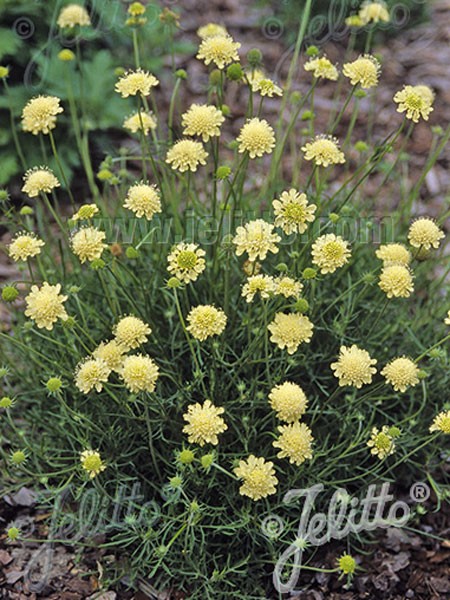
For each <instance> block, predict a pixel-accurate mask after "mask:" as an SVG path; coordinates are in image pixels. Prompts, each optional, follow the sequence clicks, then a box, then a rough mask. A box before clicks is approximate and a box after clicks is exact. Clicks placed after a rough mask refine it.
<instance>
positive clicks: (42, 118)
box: [22, 96, 63, 135]
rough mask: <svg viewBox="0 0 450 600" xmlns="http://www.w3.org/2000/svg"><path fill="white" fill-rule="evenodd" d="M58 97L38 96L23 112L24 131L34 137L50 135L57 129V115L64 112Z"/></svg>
mask: <svg viewBox="0 0 450 600" xmlns="http://www.w3.org/2000/svg"><path fill="white" fill-rule="evenodd" d="M59 103H60V99H59V98H57V97H56V96H37V98H33V99H32V100H30V101H29V102H28V103H27V104H26V105H25V106H24V109H23V111H22V129H23V130H24V131H30V132H31V133H32V134H33V135H38V134H39V133H49V132H50V130H51V129H54V128H55V127H56V115H58V114H59V113H62V112H63V108H62V107H61V106H60V105H59Z"/></svg>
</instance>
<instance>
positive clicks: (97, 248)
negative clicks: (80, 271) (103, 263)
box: [71, 227, 107, 263]
mask: <svg viewBox="0 0 450 600" xmlns="http://www.w3.org/2000/svg"><path fill="white" fill-rule="evenodd" d="M105 237H106V234H105V232H104V231H100V230H99V229H97V228H96V227H83V228H82V229H80V230H79V231H77V233H75V234H74V235H73V236H72V240H71V244H72V250H73V253H74V254H76V256H78V258H79V259H80V262H81V263H84V262H86V261H87V260H88V261H90V262H91V261H93V260H96V259H97V258H100V257H101V255H102V254H103V250H104V249H105V248H106V246H107V244H105V242H104V239H105Z"/></svg>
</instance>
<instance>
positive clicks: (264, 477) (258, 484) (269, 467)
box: [234, 454, 278, 500]
mask: <svg viewBox="0 0 450 600" xmlns="http://www.w3.org/2000/svg"><path fill="white" fill-rule="evenodd" d="M234 473H235V475H236V476H237V477H239V479H243V484H242V485H241V487H240V488H239V493H240V494H241V496H248V497H249V498H251V499H252V500H260V499H261V498H267V496H270V495H271V494H275V492H276V491H277V490H276V485H277V483H278V479H277V478H276V477H275V469H274V468H273V462H270V461H269V462H266V461H265V460H264V458H261V457H256V456H254V455H253V454H250V456H249V457H248V458H247V460H246V461H245V460H240V461H239V466H237V467H236V468H235V469H234Z"/></svg>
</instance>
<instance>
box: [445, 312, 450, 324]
mask: <svg viewBox="0 0 450 600" xmlns="http://www.w3.org/2000/svg"><path fill="white" fill-rule="evenodd" d="M444 323H445V324H446V325H450V310H449V311H448V312H447V317H446V318H445V319H444Z"/></svg>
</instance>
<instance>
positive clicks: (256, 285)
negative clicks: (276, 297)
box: [241, 275, 275, 302]
mask: <svg viewBox="0 0 450 600" xmlns="http://www.w3.org/2000/svg"><path fill="white" fill-rule="evenodd" d="M274 292H275V282H274V280H273V277H270V275H252V276H250V277H249V278H248V279H247V283H245V284H244V285H243V286H242V293H241V296H243V297H244V298H245V299H246V301H247V302H253V299H254V297H255V296H256V294H259V295H260V296H261V298H264V299H267V298H270V296H271V295H272V294H273V293H274Z"/></svg>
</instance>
